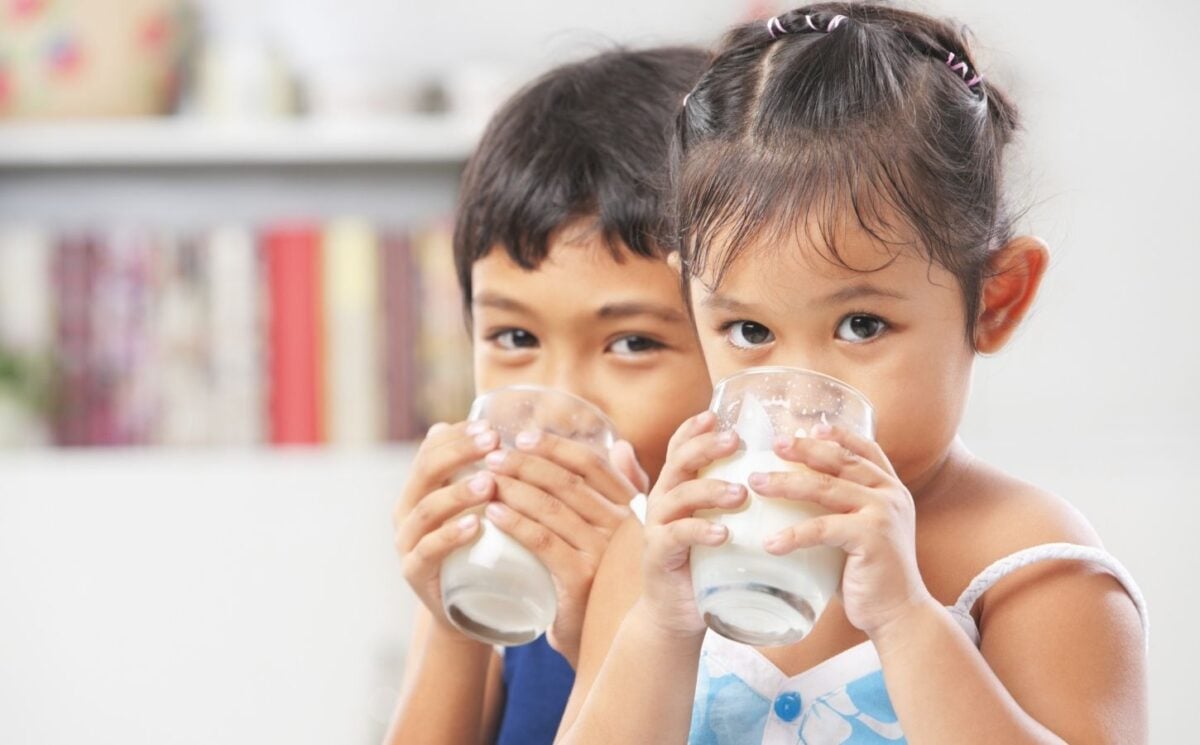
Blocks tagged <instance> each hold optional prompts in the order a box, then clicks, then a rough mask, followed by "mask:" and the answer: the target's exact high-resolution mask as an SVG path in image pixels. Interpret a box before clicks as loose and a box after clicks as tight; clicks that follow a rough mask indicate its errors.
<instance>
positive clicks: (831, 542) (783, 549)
mask: <svg viewBox="0 0 1200 745" xmlns="http://www.w3.org/2000/svg"><path fill="white" fill-rule="evenodd" d="M855 518H856V516H854V515H822V516H821V517H814V518H810V519H808V520H805V521H803V522H799V523H796V524H795V525H789V526H788V527H786V528H784V529H783V530H781V531H779V532H778V533H775V534H774V535H771V536H768V537H767V538H766V540H764V541H763V547H764V548H766V549H767V552H768V553H772V554H775V555H777V556H782V555H783V554H790V553H791V552H793V551H798V550H800V549H802V548H812V547H813V546H833V547H834V548H841V549H846V548H848V547H849V546H850V545H851V544H852V543H856V538H857V531H858V529H859V528H858V524H857V523H856V522H855Z"/></svg>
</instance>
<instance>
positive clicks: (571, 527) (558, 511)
mask: <svg viewBox="0 0 1200 745" xmlns="http://www.w3.org/2000/svg"><path fill="white" fill-rule="evenodd" d="M496 481H497V485H498V487H499V488H498V495H499V498H500V501H501V502H503V503H504V506H506V507H507V508H508V509H507V510H502V511H501V514H502V516H503V517H504V518H508V517H509V516H510V515H514V516H515V517H516V518H521V519H523V520H525V521H528V522H530V523H532V524H533V525H537V526H538V527H539V528H541V529H544V530H546V531H548V532H550V533H552V534H553V535H554V536H556V537H557V538H558V539H560V540H561V541H562V542H563V543H564V544H565V545H567V546H568V547H570V548H572V549H575V550H578V551H582V552H584V553H586V554H588V555H590V556H595V557H596V558H599V557H600V556H602V555H603V554H604V549H605V548H606V547H607V546H608V535H609V533H607V532H602V531H601V530H600V529H598V528H596V527H593V526H592V525H590V524H589V523H588V522H587V521H586V520H585V519H584V518H583V517H581V516H580V515H579V513H577V512H575V510H573V509H571V506H570V505H569V504H567V502H566V501H564V500H562V499H559V498H558V497H556V496H555V495H552V494H547V493H546V492H545V491H543V490H541V489H539V488H537V487H536V486H533V485H531V484H528V483H525V482H524V481H520V480H518V479H514V478H510V477H508V476H500V475H497V476H496ZM495 504H496V503H495V502H492V503H491V504H490V505H489V507H491V506H492V505H495ZM517 522H518V521H517V520H515V519H514V520H513V521H512V524H514V525H515V524H517ZM497 525H498V526H500V527H505V526H503V525H500V524H499V523H497ZM521 529H522V530H524V531H525V534H526V535H532V534H533V532H534V531H532V529H530V528H526V527H524V526H522V527H521ZM506 532H507V531H506ZM531 550H532V549H531ZM535 553H536V552H535Z"/></svg>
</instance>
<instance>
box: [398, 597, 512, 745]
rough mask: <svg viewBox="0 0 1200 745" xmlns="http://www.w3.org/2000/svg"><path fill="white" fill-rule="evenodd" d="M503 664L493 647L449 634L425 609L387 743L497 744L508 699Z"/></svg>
mask: <svg viewBox="0 0 1200 745" xmlns="http://www.w3.org/2000/svg"><path fill="white" fill-rule="evenodd" d="M502 666H503V660H501V659H500V656H499V655H498V654H496V652H495V651H494V650H493V649H492V648H491V647H490V646H488V645H486V644H482V643H480V642H477V641H474V640H472V639H468V638H466V637H464V636H462V635H461V634H456V633H452V632H447V631H446V630H444V629H442V627H441V626H440V625H439V624H436V623H433V621H432V619H431V618H430V615H429V612H428V611H426V610H425V609H424V608H421V609H420V610H419V611H418V613H417V619H416V624H415V627H414V629H413V635H412V641H411V642H410V643H409V656H408V662H407V664H406V665H405V674H404V687H403V688H402V689H401V693H400V700H399V702H398V703H397V705H396V712H395V714H394V715H393V718H392V724H391V727H389V728H388V735H387V738H386V739H385V741H384V742H385V745H402V744H404V743H414V742H420V743H428V745H463V744H464V743H480V744H481V745H484V744H486V743H491V742H493V741H494V740H495V738H496V729H497V727H498V725H499V714H500V710H501V704H502V701H503V696H504V685H503V682H502V678H501V672H502ZM447 702H453V705H452V706H447Z"/></svg>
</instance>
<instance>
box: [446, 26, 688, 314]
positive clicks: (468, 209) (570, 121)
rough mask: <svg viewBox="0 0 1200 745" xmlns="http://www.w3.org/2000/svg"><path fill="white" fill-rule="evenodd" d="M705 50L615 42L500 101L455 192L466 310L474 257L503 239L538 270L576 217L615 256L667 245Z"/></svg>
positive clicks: (661, 252)
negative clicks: (678, 133)
mask: <svg viewBox="0 0 1200 745" xmlns="http://www.w3.org/2000/svg"><path fill="white" fill-rule="evenodd" d="M709 60H710V56H709V54H708V53H707V52H704V51H701V50H700V49H695V48H689V47H666V48H658V49H648V50H644V51H629V50H623V49H617V50H613V51H608V52H604V53H602V54H599V55H596V56H594V57H590V58H588V59H586V60H583V61H581V62H577V63H574V64H569V65H564V66H562V67H558V68H556V69H554V70H551V71H550V72H548V73H546V74H545V75H544V76H542V77H541V78H539V79H537V80H536V81H534V82H533V83H531V84H530V85H529V86H528V87H526V88H525V89H523V90H522V91H521V92H520V93H518V94H517V95H515V96H514V97H513V98H512V99H510V100H509V101H508V103H507V104H505V106H504V107H503V108H501V109H500V111H499V112H498V113H497V114H496V115H495V116H494V117H493V118H492V120H491V121H490V122H489V123H488V126H487V130H486V131H485V133H484V135H483V139H482V140H481V141H480V144H479V146H478V148H476V150H475V152H474V154H473V155H472V156H471V158H470V160H469V161H468V162H467V167H466V171H465V172H464V174H463V178H462V183H461V188H460V193H459V204H458V211H457V221H456V224H455V228H454V263H455V266H456V269H457V273H458V281H459V286H460V288H461V289H462V296H463V303H464V305H465V306H466V308H467V311H468V312H467V318H468V319H469V318H470V305H471V266H472V265H473V264H474V263H475V262H476V261H478V260H479V259H481V258H483V257H484V256H486V255H487V254H488V253H489V252H490V251H491V250H492V249H493V248H495V247H497V246H499V247H502V248H503V250H504V251H505V252H507V253H508V255H509V257H510V258H512V260H513V261H515V262H516V263H517V264H518V265H520V266H522V267H524V268H526V269H534V268H536V267H537V266H538V265H539V264H540V263H541V262H542V261H543V260H544V259H545V258H546V255H547V254H548V253H549V250H550V241H551V239H552V237H553V235H554V232H555V231H556V230H557V229H559V228H561V227H563V226H564V225H565V224H567V223H569V222H571V221H572V220H576V219H578V218H594V220H595V223H596V225H595V228H596V229H597V230H598V231H599V232H600V234H601V235H602V236H603V238H604V239H605V241H607V243H608V245H609V248H610V249H611V250H612V251H613V255H614V256H615V257H616V258H618V259H620V258H621V255H622V254H621V252H622V251H624V250H626V248H627V250H628V251H631V252H633V253H634V254H636V255H638V256H645V257H664V256H665V255H666V253H667V251H668V250H669V247H670V246H671V244H672V237H673V233H674V229H673V225H672V224H671V223H672V221H671V220H670V216H671V209H670V200H669V199H668V198H667V193H668V192H667V188H668V187H669V183H668V178H667V170H668V159H669V154H670V141H671V135H672V132H671V128H672V124H673V122H674V120H675V116H676V114H677V113H678V111H679V107H680V106H681V105H682V102H683V97H684V95H685V94H686V93H687V92H688V90H690V89H691V87H692V85H694V84H695V82H696V80H698V79H699V77H700V73H701V72H703V71H704V68H705V66H706V65H707V64H708V62H709ZM622 246H624V247H626V248H622ZM468 322H469V321H468Z"/></svg>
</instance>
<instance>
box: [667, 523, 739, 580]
mask: <svg viewBox="0 0 1200 745" xmlns="http://www.w3.org/2000/svg"><path fill="white" fill-rule="evenodd" d="M728 538H729V529H728V528H726V527H725V526H724V525H718V524H716V523H713V522H709V521H708V520H704V519H702V518H699V517H685V518H683V519H682V520H675V521H674V522H670V523H667V524H665V525H655V526H653V527H648V528H647V529H646V561H647V562H649V563H650V564H651V565H652V566H657V567H658V568H659V569H661V570H662V571H665V572H673V571H677V570H678V569H680V568H682V567H683V565H684V564H686V563H687V561H688V558H689V556H690V555H691V550H692V546H720V545H721V544H722V543H724V542H725V541H726V540H727V539H728Z"/></svg>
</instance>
